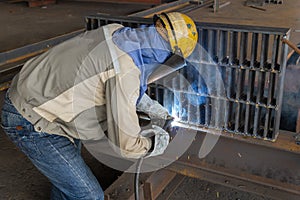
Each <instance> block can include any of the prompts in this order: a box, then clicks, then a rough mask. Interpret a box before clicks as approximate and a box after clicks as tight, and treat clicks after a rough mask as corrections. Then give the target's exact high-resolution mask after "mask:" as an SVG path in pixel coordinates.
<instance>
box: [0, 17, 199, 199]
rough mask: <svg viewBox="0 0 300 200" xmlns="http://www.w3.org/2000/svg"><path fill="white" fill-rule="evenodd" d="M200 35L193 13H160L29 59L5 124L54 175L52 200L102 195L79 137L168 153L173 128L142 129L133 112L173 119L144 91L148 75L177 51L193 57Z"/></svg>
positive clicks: (135, 153) (120, 149)
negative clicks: (148, 20)
mask: <svg viewBox="0 0 300 200" xmlns="http://www.w3.org/2000/svg"><path fill="white" fill-rule="evenodd" d="M197 38H198V35H197V30H196V27H195V24H194V22H193V21H192V20H191V19H190V18H189V17H188V16H186V15H185V14H181V13H178V12H172V13H163V14H160V15H156V16H155V17H154V24H153V25H150V26H142V27H139V28H129V27H123V26H122V25H120V24H109V25H106V26H102V27H100V28H98V29H96V30H92V31H86V32H85V33H83V34H81V35H79V36H76V37H74V38H72V39H70V40H68V41H65V42H63V43H61V44H59V45H57V46H55V47H53V48H51V49H50V50H48V51H47V52H45V53H43V54H41V55H39V56H37V57H35V58H33V59H30V60H29V61H27V62H26V63H25V65H24V66H23V68H22V69H21V71H20V72H19V74H17V75H16V76H15V77H14V79H13V81H12V83H11V87H10V88H9V90H8V91H7V93H6V97H5V101H4V105H3V109H2V115H1V119H2V123H1V125H2V127H3V129H4V131H5V132H6V134H7V135H8V136H9V138H10V139H11V140H12V141H13V142H14V143H15V144H16V145H17V146H18V147H19V148H20V149H21V150H22V151H23V152H24V153H25V154H26V155H27V156H28V158H29V159H30V160H31V161H32V163H33V164H34V165H35V166H36V167H37V168H38V169H39V170H40V171H41V172H42V173H43V174H44V175H45V176H46V177H47V178H48V179H49V180H50V182H51V183H52V185H53V187H52V192H51V199H55V200H59V199H103V198H104V195H103V190H102V188H101V186H100V185H99V183H98V181H97V179H96V178H95V176H94V175H93V174H92V172H91V170H90V169H89V167H88V166H87V165H86V164H85V162H84V160H83V158H82V157H81V155H80V149H81V148H80V147H81V142H80V141H81V140H100V139H101V138H103V137H107V138H108V139H109V141H110V142H111V144H113V145H114V147H117V148H115V150H116V152H117V153H119V154H120V155H121V156H123V157H126V158H140V157H141V156H145V155H147V156H156V155H161V154H163V152H164V151H165V149H166V148H167V145H168V143H169V135H168V133H167V132H166V131H165V130H163V129H162V128H161V127H159V126H157V125H153V126H152V128H150V129H147V130H142V129H141V127H140V125H139V122H138V116H137V113H136V111H137V110H139V111H142V112H145V113H146V114H148V115H149V116H150V118H161V119H166V118H167V117H168V115H169V113H168V111H167V110H166V109H165V108H164V107H163V106H161V105H160V104H159V103H158V102H156V101H154V100H152V99H150V98H149V97H148V96H147V95H146V94H145V91H146V86H147V78H148V77H149V75H151V73H152V72H153V71H154V70H156V69H157V68H158V67H159V66H160V64H162V63H164V62H165V61H166V60H168V59H169V58H170V57H172V55H173V54H174V53H175V52H177V53H178V52H180V54H181V56H183V57H184V58H186V57H188V56H189V55H190V54H191V53H192V52H193V50H194V48H195V46H196V43H197ZM177 53H176V54H177ZM149 132H152V135H154V136H153V137H151V138H148V137H147V136H148V135H149V134H148V133H149Z"/></svg>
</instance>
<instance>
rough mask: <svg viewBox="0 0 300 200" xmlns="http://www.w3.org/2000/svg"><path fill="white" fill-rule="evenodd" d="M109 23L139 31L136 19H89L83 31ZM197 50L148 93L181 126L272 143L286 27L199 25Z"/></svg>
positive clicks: (276, 126)
mask: <svg viewBox="0 0 300 200" xmlns="http://www.w3.org/2000/svg"><path fill="white" fill-rule="evenodd" d="M109 23H120V24H123V25H124V26H131V27H138V26H140V25H141V24H150V23H152V20H151V19H145V18H139V17H113V16H108V15H92V16H87V17H86V29H87V30H92V29H96V28H98V27H100V26H103V25H106V24H109ZM196 26H197V28H198V32H199V40H198V43H199V46H198V47H197V48H196V50H195V52H194V53H193V54H192V55H191V56H190V58H189V60H188V61H189V62H188V66H187V67H185V68H184V69H182V70H181V71H180V76H179V77H178V78H177V79H176V78H175V79H173V80H172V81H166V82H160V83H154V84H151V85H149V88H148V93H149V94H150V96H151V97H152V98H154V99H157V100H158V101H159V102H160V103H162V104H163V105H164V106H165V107H166V108H168V109H169V111H170V112H171V113H172V115H175V116H177V117H178V118H179V119H180V121H181V123H184V124H187V125H189V126H191V127H196V128H199V129H202V128H204V129H206V130H207V129H209V130H221V131H225V132H230V133H235V134H243V135H247V136H252V137H256V138H262V139H265V140H271V141H275V139H276V137H277V135H278V132H279V124H280V123H279V122H280V113H281V103H282V94H283V85H284V75H285V68H286V59H287V50H288V48H287V46H286V45H285V44H283V43H282V42H281V39H282V38H283V37H285V38H287V39H288V37H289V29H288V28H269V27H254V26H243V25H229V24H217V23H200V22H197V23H196Z"/></svg>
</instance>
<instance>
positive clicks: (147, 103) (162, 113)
mask: <svg viewBox="0 0 300 200" xmlns="http://www.w3.org/2000/svg"><path fill="white" fill-rule="evenodd" d="M137 110H138V111H140V112H144V113H146V114H148V115H149V117H150V119H151V120H153V119H164V120H166V119H167V118H168V116H169V112H168V111H167V109H165V108H164V107H163V106H162V105H160V104H159V103H158V102H157V101H155V100H152V99H151V98H150V97H149V96H148V95H147V94H144V95H143V96H142V98H141V100H140V102H139V103H138V105H137Z"/></svg>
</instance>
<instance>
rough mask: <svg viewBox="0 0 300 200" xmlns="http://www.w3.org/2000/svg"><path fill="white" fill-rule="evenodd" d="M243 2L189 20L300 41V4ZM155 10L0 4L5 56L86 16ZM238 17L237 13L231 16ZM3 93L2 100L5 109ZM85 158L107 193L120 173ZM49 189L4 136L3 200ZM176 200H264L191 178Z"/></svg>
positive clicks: (0, 160)
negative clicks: (279, 33)
mask: <svg viewBox="0 0 300 200" xmlns="http://www.w3.org/2000/svg"><path fill="white" fill-rule="evenodd" d="M243 2H244V0H231V4H230V5H229V6H227V7H224V8H222V9H220V11H219V12H218V13H212V9H211V8H205V9H201V10H195V11H192V12H191V13H190V15H191V16H192V17H193V18H195V19H197V20H202V21H206V22H222V23H237V24H251V25H255V24H258V25H265V26H280V27H281V26H283V27H290V28H292V32H291V33H292V38H291V39H292V41H293V42H294V43H298V42H299V41H300V32H299V31H298V30H299V29H300V25H299V24H300V16H299V15H298V14H297V13H298V12H297V8H299V6H300V1H299V0H289V1H284V4H283V5H266V6H265V8H267V11H259V10H255V9H252V8H248V7H244V6H243ZM149 7H151V5H142V4H140V5H133V4H109V3H96V2H93V3H91V2H72V1H59V3H58V4H55V5H48V6H44V7H37V8H28V7H27V5H26V3H16V4H9V3H5V2H3V1H1V2H0V24H1V26H2V28H1V31H0V41H1V45H0V52H3V51H6V50H9V49H14V48H17V47H21V46H24V45H26V44H31V43H33V42H38V41H41V40H44V39H48V38H51V37H54V36H56V35H61V34H64V33H68V32H71V31H74V30H78V29H80V28H84V16H85V15H88V14H94V13H98V12H101V13H111V14H115V15H128V14H130V13H134V12H137V11H140V10H143V9H146V8H149ZM232 11H234V12H232ZM2 100H3V92H2V93H1V94H0V105H1V102H2ZM83 156H84V158H85V160H86V162H87V164H88V165H89V166H90V167H91V169H92V171H93V172H94V174H95V176H96V177H97V178H98V180H99V182H100V183H101V185H102V186H103V188H104V189H105V188H107V187H108V186H109V185H110V184H111V183H112V182H113V181H114V180H115V179H116V178H117V176H118V175H120V174H121V173H120V172H118V171H115V170H112V169H110V168H108V167H106V166H104V165H102V164H101V163H99V162H98V161H97V160H95V159H94V158H93V157H92V156H91V155H90V154H89V153H88V152H87V151H85V150H83ZM49 191H50V183H49V182H48V181H47V179H46V178H45V177H44V176H42V175H41V174H40V173H39V172H38V171H37V170H36V169H35V168H34V166H33V165H32V164H31V163H30V161H29V160H28V159H27V158H26V157H25V156H24V155H23V154H22V153H21V152H20V151H19V150H18V149H16V148H15V146H14V145H13V144H12V143H11V142H10V141H9V140H8V138H7V137H6V136H5V134H4V133H3V131H2V130H0V199H1V200H2V199H11V200H13V199H14V200H44V199H49V198H48V197H49V193H50V192H49ZM171 199H174V200H179V199H180V200H182V199H207V200H213V199H224V200H227V199H228V200H229V199H233V200H237V199H243V200H254V199H256V200H262V199H267V198H264V197H262V196H257V195H252V194H249V193H246V192H240V191H236V190H233V189H230V188H226V187H223V186H220V185H215V184H211V183H208V182H204V181H201V180H196V179H190V178H186V179H185V181H184V182H183V184H182V185H181V186H180V187H179V188H178V190H177V191H176V192H175V193H174V194H173V196H172V197H171Z"/></svg>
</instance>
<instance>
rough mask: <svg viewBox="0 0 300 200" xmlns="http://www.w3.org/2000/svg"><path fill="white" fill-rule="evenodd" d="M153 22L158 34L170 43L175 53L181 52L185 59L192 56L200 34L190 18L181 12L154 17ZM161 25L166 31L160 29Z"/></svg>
mask: <svg viewBox="0 0 300 200" xmlns="http://www.w3.org/2000/svg"><path fill="white" fill-rule="evenodd" d="M153 20H154V24H155V25H156V28H157V30H158V32H159V33H160V34H161V35H162V36H163V38H165V39H167V40H168V41H169V43H170V45H171V48H172V51H173V53H176V52H178V51H181V53H182V56H183V57H184V58H186V57H188V56H189V55H191V53H192V52H193V50H194V49H195V47H196V44H197V40H198V33H197V28H196V25H195V23H194V21H193V20H192V19H191V18H190V17H188V16H187V15H185V14H182V13H179V12H170V13H162V14H159V15H154V17H153ZM160 24H162V25H163V28H164V30H162V29H161V27H159V26H160ZM166 37H167V38H166Z"/></svg>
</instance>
